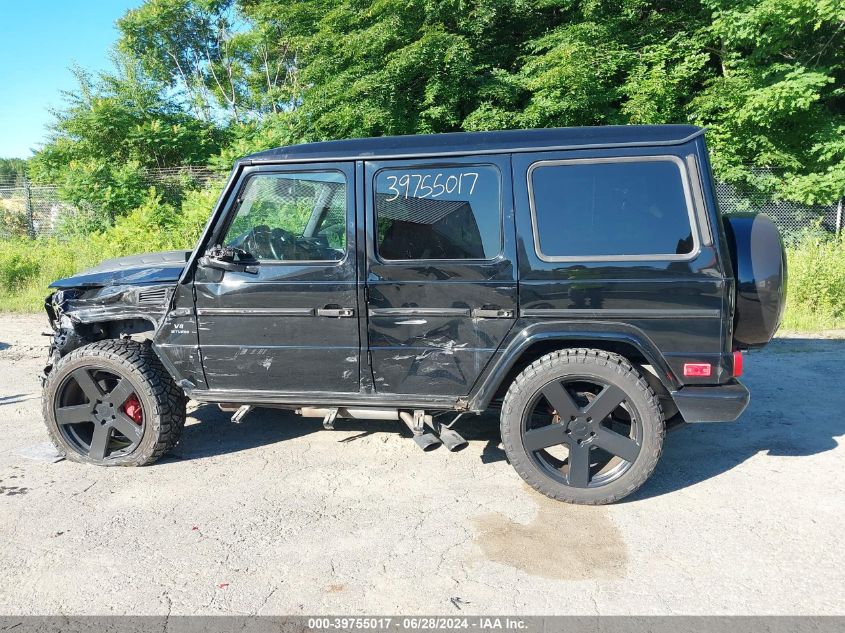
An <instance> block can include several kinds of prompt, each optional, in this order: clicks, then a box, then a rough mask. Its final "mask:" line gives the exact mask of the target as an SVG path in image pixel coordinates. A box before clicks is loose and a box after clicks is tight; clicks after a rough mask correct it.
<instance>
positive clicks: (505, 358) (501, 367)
mask: <svg viewBox="0 0 845 633" xmlns="http://www.w3.org/2000/svg"><path fill="white" fill-rule="evenodd" d="M514 330H515V331H516V332H518V334H517V335H516V336H515V337H514V338H513V340H511V341H509V342H507V343H506V344H505V346H503V348H502V349H501V350H500V352H499V353H498V354H497V358H496V359H494V361H493V362H492V363H491V367H490V369H489V370H488V371H487V372H486V373H485V374H484V375H483V376H482V378H481V380H480V381H479V383H478V385H477V386H476V389H475V390H474V392H473V394H472V395H471V397H470V398H469V403H468V408H469V409H470V410H472V411H483V410H484V409H486V408H487V407H488V406H489V404H490V402H491V401H492V400H493V399H495V398H496V397H498V396H499V395H503V394H504V392H505V391H507V389H508V386H509V385H510V384H511V382H513V379H514V378H515V377H516V376H517V375H518V374H519V373H520V372H521V371H522V370H523V369H525V368H526V367H527V366H528V365H530V364H531V363H533V362H534V361H535V360H537V359H538V358H540V357H542V356H544V355H546V354H548V353H550V352H553V351H555V350H559V349H564V348H568V347H585V348H591V349H600V350H602V351H605V352H611V353H615V354H619V355H621V356H624V357H625V358H627V359H628V360H630V361H631V362H633V363H636V364H638V365H650V366H651V367H652V368H653V369H654V373H653V374H652V373H651V372H647V373H648V374H649V376H647V377H650V378H651V379H653V380H654V382H655V383H656V384H655V385H654V386H655V387H658V386H659V387H662V389H661V391H663V390H665V392H668V393H671V392H673V391H675V390H677V389H678V388H679V386H680V385H679V384H678V382H677V380H676V379H675V376H674V374H673V373H672V370H671V369H670V368H669V365H668V364H667V363H666V360H665V359H664V358H663V355H662V354H661V353H660V352H659V351H658V349H657V347H656V346H655V344H654V343H653V342H652V341H651V340H650V339H649V338H648V336H646V334H645V333H644V332H642V331H641V330H639V329H638V328H636V327H633V326H631V325H628V324H625V323H601V324H595V323H580V324H578V323H536V324H532V325H528V326H525V327H523V328H520V327H519V324H517V326H515V328H514Z"/></svg>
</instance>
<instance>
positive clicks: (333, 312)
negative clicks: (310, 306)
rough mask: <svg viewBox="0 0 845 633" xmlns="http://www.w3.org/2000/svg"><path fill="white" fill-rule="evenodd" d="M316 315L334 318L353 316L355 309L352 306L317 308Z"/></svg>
mask: <svg viewBox="0 0 845 633" xmlns="http://www.w3.org/2000/svg"><path fill="white" fill-rule="evenodd" d="M317 316H321V317H334V318H337V319H339V318H344V317H346V318H348V317H352V316H355V310H353V309H352V308H317Z"/></svg>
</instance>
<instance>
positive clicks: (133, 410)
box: [123, 393, 144, 424]
mask: <svg viewBox="0 0 845 633" xmlns="http://www.w3.org/2000/svg"><path fill="white" fill-rule="evenodd" d="M123 411H124V413H126V415H128V416H129V417H130V418H131V419H132V421H133V422H134V423H135V424H141V423H142V422H143V421H144V411H143V409H141V402H140V401H139V400H138V396H136V395H135V394H134V393H133V394H132V395H131V396H129V397H128V398H127V399H126V402H124V403H123Z"/></svg>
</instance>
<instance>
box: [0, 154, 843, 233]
mask: <svg viewBox="0 0 845 633" xmlns="http://www.w3.org/2000/svg"><path fill="white" fill-rule="evenodd" d="M761 173H762V172H761ZM221 177H222V175H221V173H220V172H217V171H214V170H211V169H208V168H207V167H173V168H166V169H151V170H148V171H147V172H146V173H145V182H146V184H147V185H148V186H155V187H157V188H158V189H159V190H160V191H162V192H163V193H165V194H178V192H180V191H185V190H186V189H190V188H199V187H202V186H204V185H206V184H207V183H209V182H211V181H219V180H220V179H221ZM716 195H717V197H718V200H719V207H720V208H721V211H722V213H723V214H730V213H738V212H745V211H751V212H757V213H766V214H767V215H769V216H770V217H771V218H772V219H773V220H774V221H775V224H777V226H778V228H780V230H781V233H782V234H783V235H784V236H786V237H789V236H792V235H795V234H797V233H799V232H801V231H802V230H805V229H810V228H816V227H818V228H819V229H821V230H823V231H827V232H829V233H840V232H841V231H842V228H843V222H845V217H843V214H845V208H843V207H845V203H843V200H841V199H840V200H839V202H838V203H834V204H830V205H816V206H807V205H802V204H798V203H796V202H789V201H776V200H772V199H759V198H758V197H752V196H749V195H748V194H746V193H744V192H742V191H740V190H738V189H737V188H736V187H734V186H732V185H729V184H727V183H722V182H720V183H717V184H716ZM210 211H211V210H210V209H209V212H210ZM77 213H79V210H78V209H76V208H75V207H74V206H73V205H71V204H68V203H66V202H64V201H63V200H62V199H61V197H60V196H59V192H58V187H57V186H56V185H41V184H34V183H30V182H29V181H28V180H27V179H26V178H25V177H24V176H12V177H8V178H5V179H0V239H8V238H10V237H15V236H29V237H31V238H35V237H48V236H50V235H53V233H54V232H55V230H56V227H57V226H58V225H59V223H60V219H61V218H62V216H63V215H64V214H77Z"/></svg>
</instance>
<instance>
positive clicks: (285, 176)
mask: <svg viewBox="0 0 845 633" xmlns="http://www.w3.org/2000/svg"><path fill="white" fill-rule="evenodd" d="M223 242H224V244H226V245H227V246H232V247H236V248H240V249H243V250H245V251H247V252H248V253H249V254H250V255H252V256H253V257H254V258H256V259H259V260H270V261H296V262H302V261H339V260H341V259H343V255H344V253H345V251H346V179H345V177H344V175H343V173H342V172H336V171H323V172H285V173H278V174H260V175H256V176H253V177H252V178H250V179H249V180H248V181H247V183H246V186H245V187H244V189H243V191H242V193H241V196H240V205H239V206H238V210H237V213H236V214H235V217H234V219H233V220H232V223H231V225H230V226H229V229H228V231H227V232H226V237H225V239H224V241H223Z"/></svg>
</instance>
